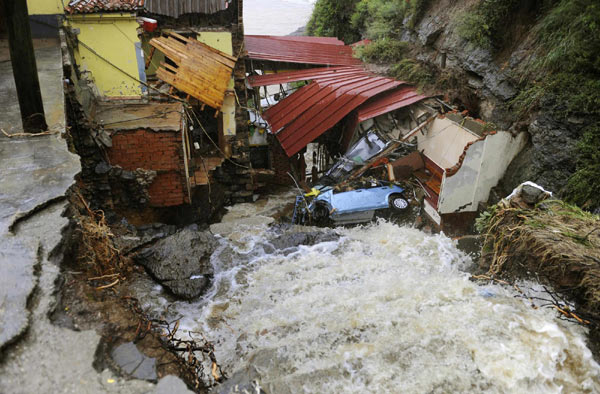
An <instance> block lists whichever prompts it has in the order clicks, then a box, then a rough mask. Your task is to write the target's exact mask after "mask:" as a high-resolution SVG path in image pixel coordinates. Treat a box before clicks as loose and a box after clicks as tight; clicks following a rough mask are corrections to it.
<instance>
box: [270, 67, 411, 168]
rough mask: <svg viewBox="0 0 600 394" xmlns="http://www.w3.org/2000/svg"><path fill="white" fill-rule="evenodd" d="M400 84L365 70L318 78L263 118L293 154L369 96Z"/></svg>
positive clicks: (286, 149) (285, 147) (271, 109)
mask: <svg viewBox="0 0 600 394" xmlns="http://www.w3.org/2000/svg"><path fill="white" fill-rule="evenodd" d="M401 84H402V82H399V81H395V80H393V79H390V78H384V77H377V76H372V75H370V74H368V73H366V72H364V71H362V72H360V73H356V74H354V75H349V76H346V77H342V78H336V77H332V78H326V79H323V80H317V81H315V82H313V83H311V84H310V85H308V86H305V87H303V88H301V89H300V90H298V91H297V92H295V93H293V94H292V95H290V96H288V97H286V98H285V99H283V100H282V101H280V102H279V103H278V104H277V105H275V106H273V107H271V108H269V109H268V110H267V111H266V112H265V113H264V114H263V118H264V119H265V120H266V121H267V122H269V124H270V126H271V129H272V130H273V131H274V132H276V133H277V134H276V137H277V139H278V140H279V142H280V144H281V146H282V147H283V149H284V150H285V152H286V154H287V155H288V156H289V157H291V156H293V155H294V154H296V153H298V152H299V151H300V150H301V149H302V148H304V147H305V146H306V145H308V144H309V143H310V142H312V141H314V140H315V139H316V138H318V137H319V136H320V135H321V134H323V133H324V132H326V131H327V130H329V129H330V128H331V127H333V126H334V125H335V124H336V123H338V122H339V121H340V120H342V119H343V118H344V117H345V116H346V115H348V114H349V113H350V112H352V111H353V110H354V109H356V108H357V107H359V106H360V105H361V104H363V103H364V102H365V101H367V100H368V99H370V98H372V97H374V96H376V95H378V94H380V93H382V92H385V91H387V90H390V89H394V88H396V87H398V86H399V85H401Z"/></svg>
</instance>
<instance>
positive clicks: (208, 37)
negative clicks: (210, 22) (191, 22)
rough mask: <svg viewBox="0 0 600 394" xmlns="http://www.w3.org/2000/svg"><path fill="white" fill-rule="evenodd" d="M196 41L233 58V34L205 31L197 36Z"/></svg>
mask: <svg viewBox="0 0 600 394" xmlns="http://www.w3.org/2000/svg"><path fill="white" fill-rule="evenodd" d="M196 39H197V40H198V41H200V42H201V43H203V44H206V45H209V46H211V47H213V48H215V49H218V50H219V51H221V52H225V53H226V54H228V55H231V56H233V44H232V42H231V33H228V32H222V31H203V32H199V33H197V34H196Z"/></svg>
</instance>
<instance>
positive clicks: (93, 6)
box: [65, 0, 144, 14]
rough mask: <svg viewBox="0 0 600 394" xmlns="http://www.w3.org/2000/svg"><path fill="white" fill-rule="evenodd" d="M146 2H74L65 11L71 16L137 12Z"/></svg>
mask: <svg viewBox="0 0 600 394" xmlns="http://www.w3.org/2000/svg"><path fill="white" fill-rule="evenodd" d="M143 5H144V0H72V1H71V2H69V5H67V6H66V7H65V10H66V11H67V12H68V13H70V14H76V13H80V14H89V13H93V12H117V11H136V10H139V9H141V8H142V7H143Z"/></svg>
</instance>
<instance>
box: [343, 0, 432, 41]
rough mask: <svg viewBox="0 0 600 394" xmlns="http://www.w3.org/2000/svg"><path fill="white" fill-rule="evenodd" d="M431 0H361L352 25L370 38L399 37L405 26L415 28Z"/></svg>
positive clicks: (352, 19) (353, 16)
mask: <svg viewBox="0 0 600 394" xmlns="http://www.w3.org/2000/svg"><path fill="white" fill-rule="evenodd" d="M430 3H431V0H391V1H390V0H360V1H359V2H358V3H357V4H356V8H355V11H354V13H353V15H352V18H351V21H352V26H353V27H354V29H356V30H357V31H360V32H362V33H363V35H365V36H367V37H368V38H370V39H379V38H384V37H387V38H396V39H397V38H398V37H399V35H400V33H401V30H402V29H403V28H406V27H407V28H409V29H413V28H414V27H415V25H416V24H417V23H418V22H419V21H420V20H421V18H422V17H423V15H424V14H425V11H426V10H427V7H428V6H429V5H430Z"/></svg>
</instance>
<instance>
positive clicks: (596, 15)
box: [512, 0, 600, 209]
mask: <svg viewBox="0 0 600 394" xmlns="http://www.w3.org/2000/svg"><path fill="white" fill-rule="evenodd" d="M557 3H558V4H557V5H556V6H555V7H554V8H552V9H551V10H550V11H548V12H547V13H546V14H545V16H544V17H543V18H542V19H541V20H540V22H539V23H538V25H537V26H536V27H535V33H536V36H537V39H538V51H537V53H536V57H535V59H534V60H533V61H532V62H531V63H530V64H528V65H527V66H528V68H527V69H526V70H525V72H524V74H523V77H522V78H523V81H526V82H524V83H523V86H522V89H521V91H520V94H519V95H518V96H517V97H516V98H515V100H513V102H512V107H513V109H514V110H515V111H517V112H518V113H520V114H525V113H528V112H530V111H533V110H536V109H538V108H539V107H540V106H542V105H543V106H544V107H546V108H551V109H553V110H554V113H555V115H557V116H558V117H559V118H560V117H562V118H567V117H570V116H576V117H577V116H580V117H585V118H587V119H590V118H591V119H592V124H589V125H587V126H586V127H584V129H583V130H582V137H581V140H580V141H579V144H578V154H579V155H578V163H577V171H576V172H575V174H574V175H573V176H572V177H571V178H570V179H569V182H568V184H567V188H566V191H565V197H566V198H567V199H568V200H569V201H570V202H573V203H575V204H578V205H579V206H581V207H584V208H588V209H593V208H598V207H600V176H599V174H600V122H599V121H598V118H599V117H600V3H598V2H597V1H596V0H561V1H558V2H557ZM594 119H596V120H595V121H594Z"/></svg>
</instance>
